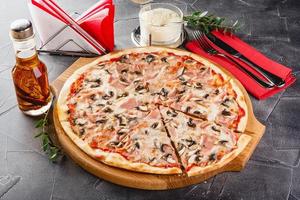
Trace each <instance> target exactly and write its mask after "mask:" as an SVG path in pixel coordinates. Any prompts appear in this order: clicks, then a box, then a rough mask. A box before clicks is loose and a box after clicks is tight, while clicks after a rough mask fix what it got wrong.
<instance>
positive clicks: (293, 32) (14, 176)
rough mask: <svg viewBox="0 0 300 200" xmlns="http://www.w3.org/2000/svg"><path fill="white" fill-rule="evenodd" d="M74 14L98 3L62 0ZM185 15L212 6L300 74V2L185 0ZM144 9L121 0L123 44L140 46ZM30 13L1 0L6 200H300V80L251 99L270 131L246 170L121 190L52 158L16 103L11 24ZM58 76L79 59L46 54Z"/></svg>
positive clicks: (0, 110) (0, 186)
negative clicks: (135, 38)
mask: <svg viewBox="0 0 300 200" xmlns="http://www.w3.org/2000/svg"><path fill="white" fill-rule="evenodd" d="M58 2H59V3H61V4H62V5H63V7H64V8H66V9H67V10H68V11H73V10H76V11H79V12H81V11H83V10H84V9H86V8H88V7H89V6H91V5H93V3H95V2H96V0H59V1H58ZM168 2H172V3H176V4H178V5H179V6H180V7H181V8H182V9H183V10H184V12H185V13H191V12H192V11H193V10H195V9H201V10H208V11H210V12H213V13H215V14H217V15H219V16H226V17H228V19H230V20H232V21H234V20H236V19H239V21H240V23H242V24H244V26H243V28H242V29H241V31H240V36H241V38H243V39H244V40H245V41H247V42H249V43H250V44H252V45H253V46H254V47H256V48H258V49H259V50H260V51H261V52H263V53H264V54H266V55H267V56H269V57H271V58H272V59H274V60H276V61H278V62H280V63H282V64H285V65H287V66H289V67H291V68H292V69H293V70H294V72H295V73H296V74H297V75H296V76H297V77H298V79H299V78H300V73H297V72H300V64H299V63H300V58H299V55H300V1H299V0H186V1H171V0H169V1H168ZM138 11H139V6H137V5H135V4H133V3H131V2H129V1H127V0H117V1H116V17H115V38H116V48H126V47H131V46H133V44H132V42H131V41H130V32H131V31H132V30H133V29H134V28H135V27H136V26H137V25H138V19H137V13H138ZM23 17H26V18H29V12H28V9H27V5H26V1H25V0H1V1H0V127H1V128H0V199H1V200H2V199H3V200H4V199H5V200H19V199H24V200H35V199H36V200H44V199H48V200H49V199H50V200H67V199H70V200H71V199H72V200H73V199H101V200H102V199H197V200H199V199H289V200H295V199H300V167H299V156H300V154H299V153H300V152H299V151H300V122H299V121H300V83H299V81H298V82H297V83H296V84H295V85H294V86H292V87H291V88H289V89H288V90H286V91H284V92H281V93H279V94H277V95H275V96H273V97H272V98H269V99H268V100H264V101H257V100H255V99H254V98H252V102H253V105H254V110H255V114H256V116H257V117H258V118H259V119H260V121H261V122H263V123H264V124H266V125H267V130H266V133H265V135H264V137H263V139H262V141H261V142H260V144H259V145H258V147H257V150H256V151H255V153H254V155H253V156H252V157H251V160H250V161H249V162H248V164H247V166H246V168H245V169H244V170H243V171H242V172H240V173H224V174H221V175H218V176H216V177H214V178H211V179H210V180H208V181H206V182H204V183H202V184H198V185H193V186H189V187H186V188H182V189H178V190H170V191H143V190H135V189H128V188H125V187H120V186H117V185H114V184H111V183H108V182H106V181H103V180H101V179H98V178H97V177H95V176H93V175H90V174H89V173H87V172H86V171H84V170H83V169H81V168H80V167H78V166H77V165H76V164H74V162H73V161H72V160H70V159H69V158H66V157H65V158H63V159H62V160H61V161H59V162H58V163H57V164H52V163H51V162H49V161H48V159H47V156H45V155H44V153H43V152H42V151H41V145H40V141H39V140H37V139H33V136H34V133H35V132H36V130H35V129H34V126H33V121H34V120H33V119H31V118H29V117H26V116H25V115H23V114H22V113H21V112H20V111H19V110H18V108H17V106H16V98H15V94H14V89H13V85H12V80H11V75H10V71H11V68H12V66H13V65H14V52H13V49H12V45H11V42H10V40H9V37H8V31H9V24H10V22H11V21H12V20H14V19H17V18H23ZM40 58H41V59H42V60H44V62H45V63H46V64H47V66H48V70H49V76H50V80H54V79H55V78H56V77H57V76H58V75H59V74H60V73H62V72H63V71H64V70H65V69H66V68H67V67H68V66H69V65H70V64H71V63H72V62H74V61H75V60H76V58H72V57H61V56H48V55H42V56H40Z"/></svg>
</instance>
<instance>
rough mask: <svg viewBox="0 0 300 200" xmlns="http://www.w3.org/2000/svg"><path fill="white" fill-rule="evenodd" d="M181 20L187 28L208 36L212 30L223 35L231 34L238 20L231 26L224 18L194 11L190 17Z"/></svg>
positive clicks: (236, 26)
mask: <svg viewBox="0 0 300 200" xmlns="http://www.w3.org/2000/svg"><path fill="white" fill-rule="evenodd" d="M183 20H184V21H185V22H187V26H188V27H190V28H193V29H198V30H201V31H203V32H204V33H206V34H208V33H210V32H211V31H212V30H220V31H223V33H228V32H229V33H233V32H235V31H236V30H237V29H238V28H239V25H238V20H237V21H235V22H234V23H233V24H228V23H227V21H226V20H225V18H224V17H218V16H215V15H213V14H208V11H204V12H201V11H196V12H193V13H192V14H191V15H187V16H184V17H183Z"/></svg>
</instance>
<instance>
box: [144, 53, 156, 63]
mask: <svg viewBox="0 0 300 200" xmlns="http://www.w3.org/2000/svg"><path fill="white" fill-rule="evenodd" d="M145 60H146V62H147V63H148V64H149V63H151V62H153V61H154V60H155V57H154V55H152V54H148V55H147V56H146V58H145Z"/></svg>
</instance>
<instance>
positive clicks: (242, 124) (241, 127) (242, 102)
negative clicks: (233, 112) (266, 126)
mask: <svg viewBox="0 0 300 200" xmlns="http://www.w3.org/2000/svg"><path fill="white" fill-rule="evenodd" d="M230 83H231V86H232V89H233V90H234V91H235V92H236V94H237V97H236V101H237V103H238V104H239V106H240V107H241V108H242V109H243V110H244V112H245V115H244V116H243V117H242V118H241V119H240V121H239V124H238V126H237V131H239V132H242V133H243V132H244V131H245V129H246V126H247V122H248V117H249V111H248V106H247V104H246V100H245V96H244V94H243V92H242V90H241V89H240V87H239V86H238V84H237V80H234V79H231V80H230Z"/></svg>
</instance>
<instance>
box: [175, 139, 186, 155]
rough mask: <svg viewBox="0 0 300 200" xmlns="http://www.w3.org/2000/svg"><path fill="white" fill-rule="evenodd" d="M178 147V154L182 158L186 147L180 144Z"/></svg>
mask: <svg viewBox="0 0 300 200" xmlns="http://www.w3.org/2000/svg"><path fill="white" fill-rule="evenodd" d="M177 145H178V146H177V151H178V154H179V155H180V156H181V155H182V154H183V153H184V152H185V146H184V145H183V144H182V143H180V142H179V143H178V144H177Z"/></svg>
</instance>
